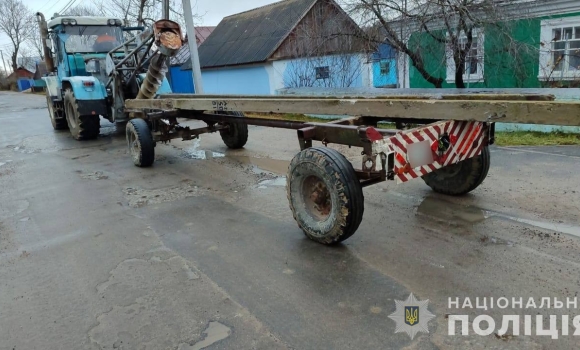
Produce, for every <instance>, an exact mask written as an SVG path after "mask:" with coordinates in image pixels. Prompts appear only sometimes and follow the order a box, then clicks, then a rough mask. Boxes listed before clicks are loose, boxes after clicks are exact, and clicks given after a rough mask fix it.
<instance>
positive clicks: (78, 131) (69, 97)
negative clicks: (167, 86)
mask: <svg viewBox="0 0 580 350" xmlns="http://www.w3.org/2000/svg"><path fill="white" fill-rule="evenodd" d="M64 108H65V115H66V120H67V123H68V128H69V129H70V133H71V135H72V136H73V137H74V138H75V139H77V140H92V139H96V138H97V136H99V131H100V128H101V124H100V120H99V116H98V115H81V114H80V112H79V106H78V102H77V100H76V98H75V95H74V93H73V91H72V90H71V89H66V91H65V93H64Z"/></svg>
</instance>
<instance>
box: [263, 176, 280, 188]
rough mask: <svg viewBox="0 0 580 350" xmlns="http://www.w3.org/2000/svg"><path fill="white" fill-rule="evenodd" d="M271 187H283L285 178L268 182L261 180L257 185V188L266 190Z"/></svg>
mask: <svg viewBox="0 0 580 350" xmlns="http://www.w3.org/2000/svg"><path fill="white" fill-rule="evenodd" d="M273 186H279V187H283V186H286V178H285V177H277V178H275V179H270V180H262V181H260V182H259V183H258V188H262V189H263V188H268V187H273Z"/></svg>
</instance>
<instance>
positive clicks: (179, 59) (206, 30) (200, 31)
mask: <svg viewBox="0 0 580 350" xmlns="http://www.w3.org/2000/svg"><path fill="white" fill-rule="evenodd" d="M214 29H215V27H195V41H196V42H197V46H198V47H199V45H201V44H203V42H204V41H205V40H206V39H207V38H208V37H209V35H210V34H211V33H212V32H213V30H214ZM189 57H190V54H189V45H183V46H181V48H180V49H179V51H177V53H176V54H175V56H173V57H171V65H172V66H174V65H179V66H181V65H182V64H184V63H185V62H187V60H189Z"/></svg>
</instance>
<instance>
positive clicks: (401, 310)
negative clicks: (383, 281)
mask: <svg viewBox="0 0 580 350" xmlns="http://www.w3.org/2000/svg"><path fill="white" fill-rule="evenodd" d="M428 305H429V300H423V301H419V300H417V299H416V298H415V296H414V295H413V293H411V295H409V297H408V298H407V300H395V312H393V313H392V314H391V315H389V318H390V319H392V320H393V321H395V323H396V327H395V333H401V332H405V333H407V334H408V335H409V337H411V340H412V339H413V338H415V335H417V333H419V332H423V333H429V328H428V322H429V320H431V319H432V318H434V317H435V315H433V314H432V313H431V312H429V310H428V309H427V306H428Z"/></svg>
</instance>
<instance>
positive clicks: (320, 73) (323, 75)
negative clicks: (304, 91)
mask: <svg viewBox="0 0 580 350" xmlns="http://www.w3.org/2000/svg"><path fill="white" fill-rule="evenodd" d="M315 70H316V80H318V79H328V78H330V70H329V69H328V66H324V67H316V68H315Z"/></svg>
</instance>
